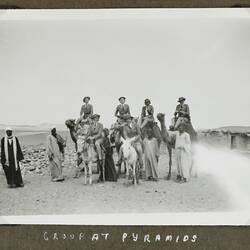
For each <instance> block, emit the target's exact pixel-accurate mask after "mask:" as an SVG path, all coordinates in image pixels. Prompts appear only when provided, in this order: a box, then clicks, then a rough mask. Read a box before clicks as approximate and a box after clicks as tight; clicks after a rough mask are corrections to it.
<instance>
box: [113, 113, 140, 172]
mask: <svg viewBox="0 0 250 250" xmlns="http://www.w3.org/2000/svg"><path fill="white" fill-rule="evenodd" d="M123 137H124V139H127V138H135V140H134V142H133V146H134V148H135V150H136V152H137V155H138V160H139V164H140V168H141V169H142V168H143V153H142V141H141V129H140V127H139V125H138V124H137V123H136V122H135V121H134V120H133V117H132V116H131V115H127V117H126V123H125V124H124V125H123ZM121 162H122V151H121V150H120V152H119V158H118V163H117V165H118V166H120V165H121Z"/></svg>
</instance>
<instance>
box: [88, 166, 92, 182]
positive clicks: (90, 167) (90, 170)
mask: <svg viewBox="0 0 250 250" xmlns="http://www.w3.org/2000/svg"><path fill="white" fill-rule="evenodd" d="M88 165H89V184H90V185H91V184H92V162H91V161H90V162H89V164H88Z"/></svg>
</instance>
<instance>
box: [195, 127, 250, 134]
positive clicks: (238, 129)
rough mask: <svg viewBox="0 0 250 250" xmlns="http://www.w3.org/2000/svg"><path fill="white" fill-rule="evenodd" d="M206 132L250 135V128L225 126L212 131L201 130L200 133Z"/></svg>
mask: <svg viewBox="0 0 250 250" xmlns="http://www.w3.org/2000/svg"><path fill="white" fill-rule="evenodd" d="M204 131H227V132H230V133H250V126H225V127H220V128H212V129H200V130H198V132H204Z"/></svg>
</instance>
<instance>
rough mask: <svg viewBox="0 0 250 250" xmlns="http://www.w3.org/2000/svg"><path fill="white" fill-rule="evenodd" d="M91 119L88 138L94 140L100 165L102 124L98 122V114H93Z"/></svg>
mask: <svg viewBox="0 0 250 250" xmlns="http://www.w3.org/2000/svg"><path fill="white" fill-rule="evenodd" d="M91 119H92V121H93V122H92V124H91V128H90V136H89V137H88V139H90V140H94V142H95V146H96V150H97V155H98V160H99V164H100V166H102V149H101V144H102V131H103V125H102V124H101V123H100V122H99V119H100V115H98V114H94V115H92V117H91Z"/></svg>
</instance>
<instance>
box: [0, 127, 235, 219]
mask: <svg viewBox="0 0 250 250" xmlns="http://www.w3.org/2000/svg"><path fill="white" fill-rule="evenodd" d="M18 135H19V138H20V142H21V144H22V147H23V149H24V151H25V159H26V160H27V158H29V160H27V162H26V164H25V166H24V168H23V170H22V171H23V178H24V184H25V187H24V188H17V189H8V188H7V185H6V180H5V177H4V175H3V172H2V170H1V171H0V207H1V209H0V215H39V214H41V215H42V214H46V215H49V214H57V215H61V214H83V213H152V212H160V213H161V212H162V213H163V212H165V213H166V212H215V211H216V212H218V211H230V210H231V209H232V204H231V202H230V199H229V197H228V193H226V192H225V191H224V190H223V189H222V187H221V185H219V183H218V182H217V180H216V179H215V178H214V177H213V176H212V175H210V174H199V175H198V177H196V178H191V179H190V181H189V182H188V183H183V184H179V183H176V182H175V178H176V169H175V162H174V163H173V175H172V179H171V180H169V181H167V180H165V177H166V175H167V171H168V164H167V163H168V155H167V154H166V152H165V150H164V148H163V150H162V154H161V157H160V161H159V171H160V176H161V179H160V180H159V181H158V182H152V181H145V180H141V181H140V184H139V185H138V186H136V187H134V186H133V185H129V184H128V180H127V179H125V178H120V179H119V180H118V182H117V183H115V182H105V183H97V182H96V180H97V178H98V175H97V174H95V175H94V183H93V185H91V186H90V185H87V186H86V185H84V184H83V176H81V177H80V178H79V179H74V178H73V174H74V167H75V153H74V148H73V144H72V142H71V141H70V140H68V146H67V148H66V155H65V163H64V169H63V174H64V176H65V181H64V182H60V183H53V182H51V181H50V176H49V171H48V167H47V159H46V156H45V151H44V142H45V138H46V133H42V132H39V133H38V132H37V133H26V134H24V133H19V134H18ZM66 135H67V134H66V133H64V136H66ZM31 152H32V153H31ZM32 157H33V158H32Z"/></svg>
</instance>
